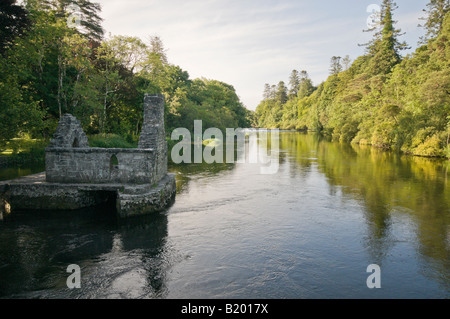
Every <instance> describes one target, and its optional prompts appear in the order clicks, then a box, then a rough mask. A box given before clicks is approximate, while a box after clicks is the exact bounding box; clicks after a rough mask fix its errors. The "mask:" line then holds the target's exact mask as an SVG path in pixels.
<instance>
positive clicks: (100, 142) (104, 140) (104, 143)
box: [88, 134, 137, 148]
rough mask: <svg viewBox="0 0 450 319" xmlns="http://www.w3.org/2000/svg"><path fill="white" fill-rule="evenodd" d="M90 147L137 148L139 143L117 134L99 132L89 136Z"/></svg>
mask: <svg viewBox="0 0 450 319" xmlns="http://www.w3.org/2000/svg"><path fill="white" fill-rule="evenodd" d="M88 139H89V146H90V147H101V148H136V147H137V143H130V142H129V141H127V140H126V139H125V138H123V137H122V136H120V135H117V134H97V135H91V136H89V137H88Z"/></svg>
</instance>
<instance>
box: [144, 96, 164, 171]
mask: <svg viewBox="0 0 450 319" xmlns="http://www.w3.org/2000/svg"><path fill="white" fill-rule="evenodd" d="M138 147H139V148H140V149H153V150H154V151H155V161H156V167H157V169H156V172H155V175H156V179H157V180H160V179H162V178H163V177H164V176H165V175H166V173H167V141H166V131H165V127H164V95H162V94H159V95H148V94H146V95H145V98H144V121H143V124H142V129H141V134H140V136H139V144H138Z"/></svg>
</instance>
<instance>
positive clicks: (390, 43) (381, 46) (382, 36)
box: [366, 0, 408, 74]
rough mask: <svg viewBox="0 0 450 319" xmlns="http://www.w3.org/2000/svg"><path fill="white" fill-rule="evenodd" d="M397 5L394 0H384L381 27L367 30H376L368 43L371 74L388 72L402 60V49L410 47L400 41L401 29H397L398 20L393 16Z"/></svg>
mask: <svg viewBox="0 0 450 319" xmlns="http://www.w3.org/2000/svg"><path fill="white" fill-rule="evenodd" d="M395 9H397V5H396V4H395V2H394V1H393V0H383V3H382V5H381V12H380V27H379V28H378V30H377V28H376V27H375V28H372V29H370V30H367V31H375V30H377V32H376V33H375V34H374V38H373V40H372V41H371V42H369V43H368V44H366V45H367V49H368V50H367V51H368V55H369V56H370V57H371V58H372V59H371V61H370V65H369V72H370V73H371V74H387V73H390V72H391V71H392V68H393V67H394V66H395V65H396V64H398V63H399V62H400V61H401V56H400V51H401V50H405V49H408V46H407V44H406V43H405V42H402V43H401V42H399V40H398V37H399V36H400V35H401V30H400V29H395V28H394V25H395V24H396V21H394V20H393V18H392V13H393V11H394V10H395Z"/></svg>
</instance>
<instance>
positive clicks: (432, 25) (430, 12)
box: [419, 0, 450, 42]
mask: <svg viewBox="0 0 450 319" xmlns="http://www.w3.org/2000/svg"><path fill="white" fill-rule="evenodd" d="M423 11H424V12H425V14H426V16H425V17H422V18H420V20H424V21H425V23H424V24H423V25H419V26H420V27H424V28H425V30H426V34H425V36H424V37H423V38H422V39H421V40H422V42H426V41H427V40H430V39H432V38H435V37H437V36H438V34H439V33H440V32H441V30H442V24H443V22H444V18H445V15H446V14H447V12H449V11H450V0H430V2H429V3H428V4H427V9H424V10H423Z"/></svg>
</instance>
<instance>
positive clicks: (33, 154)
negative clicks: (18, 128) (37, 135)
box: [0, 136, 48, 166]
mask: <svg viewBox="0 0 450 319" xmlns="http://www.w3.org/2000/svg"><path fill="white" fill-rule="evenodd" d="M47 145H48V141H46V140H43V139H32V138H30V137H28V136H25V137H21V138H13V139H12V140H10V141H8V142H7V143H6V146H5V147H4V149H3V150H2V151H1V152H0V156H6V157H8V163H9V165H16V166H20V165H28V164H43V163H44V161H45V148H46V147H47Z"/></svg>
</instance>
